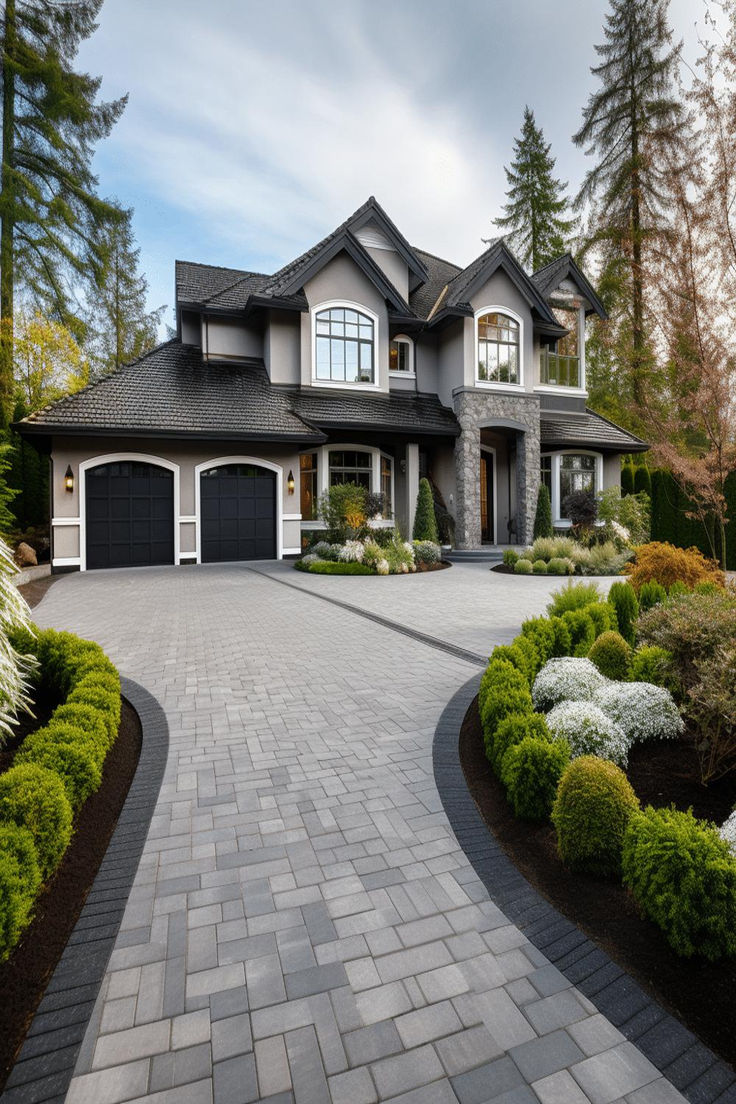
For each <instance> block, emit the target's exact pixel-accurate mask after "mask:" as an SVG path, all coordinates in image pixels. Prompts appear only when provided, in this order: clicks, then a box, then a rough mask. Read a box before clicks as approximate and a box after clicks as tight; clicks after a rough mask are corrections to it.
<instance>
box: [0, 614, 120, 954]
mask: <svg viewBox="0 0 736 1104" xmlns="http://www.w3.org/2000/svg"><path fill="white" fill-rule="evenodd" d="M13 643H14V644H15V646H16V647H19V648H22V650H23V651H25V652H30V653H32V654H34V655H35V656H36V658H37V659H38V661H39V666H38V670H37V673H36V681H37V682H38V684H39V686H40V689H41V692H42V693H44V694H45V695H46V696H47V697H48V698H50V699H51V700H52V701H57V702H59V704H58V705H57V707H56V708H55V709H54V710H53V712H52V714H51V717H50V719H49V721H48V723H47V724H46V725H44V726H43V727H41V728H39V729H37V730H36V731H35V732H33V733H31V734H30V735H29V736H27V737H26V739H25V740H24V741H23V744H22V745H21V748H20V750H19V751H18V753H17V754H16V756H15V759H14V762H13V766H12V767H11V768H10V770H8V771H7V772H6V773H5V774H2V775H0V849H3V847H2V843H3V840H4V839H5V836H7V832H8V831H10V830H11V829H12V830H13V831H17V830H21V831H26V832H27V833H28V835H29V838H30V840H31V841H32V847H33V851H34V855H35V861H36V864H37V869H38V872H39V880H40V879H41V878H43V879H46V878H48V877H50V875H51V874H53V872H54V870H55V869H56V867H57V866H58V864H59V862H60V861H61V859H62V857H63V855H64V852H65V850H66V848H67V846H68V844H69V840H70V838H71V834H72V822H73V816H74V814H75V813H76V812H77V811H78V810H79V809H80V808H81V806H82V805H83V804H84V802H85V801H86V800H87V798H88V797H89V796H90V795H91V794H93V793H94V792H95V791H96V790H97V789H99V786H100V783H101V780H102V770H103V767H104V762H105V757H106V755H107V753H108V751H109V750H110V747H111V746H112V744H113V742H114V741H115V739H116V737H117V733H118V728H119V725H120V677H119V675H118V673H117V671H116V669H115V667H114V665H113V664H112V663H111V662H110V660H109V659H108V658H107V656H106V655H105V653H104V652H103V651H102V649H101V648H100V647H99V645H98V644H94V643H92V642H91V641H87V640H82V639H80V638H79V637H77V636H74V634H73V633H65V632H55V631H54V630H52V629H46V630H44V631H36V632H35V634H34V633H32V632H30V633H29V632H25V631H24V632H23V633H22V634H16V635H15V637H14V639H13ZM3 833H5V836H4V835H3ZM16 851H17V855H16V858H13V855H14V854H15V852H13V853H12V854H11V855H10V857H9V858H7V859H5V858H3V860H2V861H1V862H0V959H2V958H4V957H7V955H8V954H9V952H10V950H12V947H13V946H14V945H15V943H16V942H17V940H18V937H19V935H20V932H21V931H22V930H23V927H24V925H25V924H26V923H27V922H28V919H29V917H30V911H31V907H32V902H33V899H34V897H35V894H36V892H37V890H38V882H37V881H36V880H34V877H33V870H32V864H30V862H29V861H28V857H27V855H26V857H25V858H24V859H23V847H22V843H21V844H20V845H18V847H17V848H16ZM21 859H23V861H21ZM16 867H17V868H18V869H16ZM21 868H22V869H21Z"/></svg>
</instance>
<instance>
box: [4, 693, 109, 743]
mask: <svg viewBox="0 0 736 1104" xmlns="http://www.w3.org/2000/svg"><path fill="white" fill-rule="evenodd" d="M57 724H63V725H70V726H71V727H73V728H76V729H79V731H80V732H81V733H82V735H83V736H84V737H87V736H89V737H91V738H92V739H93V740H94V741H95V742H96V743H102V744H103V745H104V746H105V747H106V748H107V747H108V746H109V729H108V726H107V725H106V724H105V720H104V718H103V717H101V716H100V711H99V709H95V708H94V706H92V705H83V704H82V703H81V702H68V703H65V704H64V705H60V706H59V708H58V709H55V710H54V712H53V715H52V717H51V720H50V721H49V726H51V725H54V726H55V725H57ZM47 727H48V726H47ZM28 739H30V737H29V738H27V739H26V741H25V742H26V743H28ZM24 746H25V744H24Z"/></svg>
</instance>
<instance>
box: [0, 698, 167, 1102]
mask: <svg viewBox="0 0 736 1104" xmlns="http://www.w3.org/2000/svg"><path fill="white" fill-rule="evenodd" d="M121 688H122V693H123V697H125V698H127V700H128V701H129V702H130V704H131V705H132V706H133V708H134V709H135V711H136V712H137V714H138V716H139V717H140V721H141V727H142V729H143V741H142V745H141V754H140V759H139V760H138V766H137V768H136V772H135V775H134V777H133V781H132V783H131V785H130V789H129V790H128V796H127V797H126V799H125V804H124V805H123V808H122V811H121V813H120V816H119V818H118V822H117V825H116V826H115V831H114V832H113V834H112V838H111V840H110V844H109V846H108V848H107V851H106V853H105V857H104V859H103V860H102V863H101V864H100V869H99V870H98V871H97V876H96V878H95V880H94V882H93V883H92V888H91V889H90V891H89V894H88V896H87V900H86V901H85V903H84V907H83V908H82V911H81V913H80V914H79V919H78V920H77V923H76V925H75V927H74V931H73V932H72V934H71V936H70V937H69V942H68V943H67V945H66V948H65V950H64V953H63V954H62V956H61V958H60V959H59V962H58V964H57V966H56V969H55V970H54V973H53V975H52V977H51V980H50V981H49V984H48V986H47V987H46V992H45V993H44V995H43V998H42V1000H41V1003H40V1004H39V1006H38V1008H37V1009H36V1014H35V1016H34V1017H33V1020H32V1022H31V1026H30V1028H29V1029H28V1035H27V1036H26V1040H25V1042H24V1043H23V1046H22V1048H21V1051H20V1054H19V1055H18V1059H17V1061H16V1063H15V1065H14V1067H13V1069H12V1071H11V1074H10V1077H9V1078H8V1082H7V1085H6V1088H5V1091H4V1093H3V1094H2V1098H0V1099H1V1100H2V1104H51V1102H53V1104H62V1102H63V1100H64V1098H65V1096H66V1094H67V1090H68V1088H69V1083H70V1081H71V1079H72V1075H73V1073H74V1067H75V1065H76V1062H77V1056H78V1054H79V1050H80V1048H81V1045H82V1040H83V1039H84V1035H85V1032H86V1030H87V1025H88V1023H89V1020H90V1017H91V1015H92V1011H93V1009H94V1006H95V1001H96V1000H97V995H98V993H99V990H100V985H101V984H102V979H103V977H104V976H105V970H106V968H107V963H108V960H109V958H110V954H111V953H112V949H113V946H114V944H115V939H116V937H117V934H118V930H119V928H120V922H121V920H122V918H123V912H124V911H125V906H126V904H127V902H128V896H129V894H130V890H131V887H132V885H133V880H134V878H135V874H136V871H137V869H138V864H139V862H140V858H141V853H142V851H143V845H144V843H145V841H146V836H147V835H148V828H149V825H150V823H151V817H152V816H153V810H154V809H155V807H156V802H157V800H158V794H159V790H160V789H161V782H162V780H163V776H164V769H165V767H166V759H167V756H168V750H169V726H168V723H167V721H166V715H165V713H164V711H163V709H162V708H161V706H160V705H159V703H158V702H157V701H156V699H155V698H154V697H153V696H152V695H151V694H149V693H148V691H147V690H144V689H143V687H142V686H139V685H138V683H136V682H132V681H131V680H130V679H127V678H123V679H121Z"/></svg>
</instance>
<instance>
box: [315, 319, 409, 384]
mask: <svg viewBox="0 0 736 1104" xmlns="http://www.w3.org/2000/svg"><path fill="white" fill-rule="evenodd" d="M333 307H338V308H344V309H345V310H355V311H360V313H361V314H364V315H366V317H368V318H370V320H371V322H372V323H373V383H348V382H347V381H345V380H324V379H318V378H317V315H318V314H319V313H320V312H321V311H325V310H332V308H333ZM311 316H312V371H311V376H312V386H313V387H328V388H330V389H334V388H338V389H339V390H341V391H380V390H381V379H380V376H381V358H380V356H379V349H380V347H381V346H380V333H379V325H378V315H377V314H376V313H375V312H374V311H372V310H371V309H370V308H369V307H366V306H364V304H363V303H354V302H352V301H351V300H350V299H328V300H326V301H325V302H324V303H315V305H314V306H313V307H312V309H311ZM401 374H402V375H403V374H404V373H403V372H402V373H401Z"/></svg>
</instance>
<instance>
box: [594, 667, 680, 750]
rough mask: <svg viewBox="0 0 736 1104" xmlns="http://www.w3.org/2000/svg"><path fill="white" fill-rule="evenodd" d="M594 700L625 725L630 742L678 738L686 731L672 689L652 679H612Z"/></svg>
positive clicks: (608, 714)
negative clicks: (653, 682)
mask: <svg viewBox="0 0 736 1104" xmlns="http://www.w3.org/2000/svg"><path fill="white" fill-rule="evenodd" d="M593 701H594V702H595V704H596V705H598V706H600V708H601V709H602V710H603V712H604V713H605V714H606V715H607V716H608V717H610V718H611V720H613V721H615V722H616V723H617V724H618V725H620V726H621V728H622V729H623V730H624V732H625V733H626V736H627V738H628V740H629V742H630V743H634V742H635V741H636V742H638V741H644V740H676V739H677V738H678V736H681V735H682V733H683V732H684V730H685V725H684V722H683V720H682V717H681V716H680V713H679V711H678V709H677V706H676V705H675V702H674V700H673V698H672V695H671V694H670V692H669V690H665V689H664V687H663V686H654V685H653V684H652V683H651V682H609V683H608V684H607V685H604V686H601V687H599V688H598V690H596V692H595V695H594V697H593Z"/></svg>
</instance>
